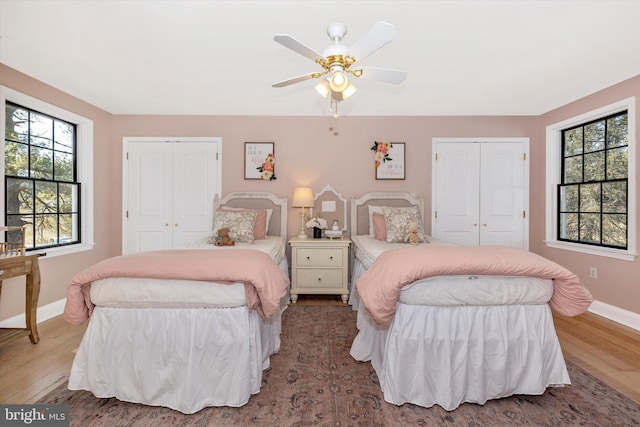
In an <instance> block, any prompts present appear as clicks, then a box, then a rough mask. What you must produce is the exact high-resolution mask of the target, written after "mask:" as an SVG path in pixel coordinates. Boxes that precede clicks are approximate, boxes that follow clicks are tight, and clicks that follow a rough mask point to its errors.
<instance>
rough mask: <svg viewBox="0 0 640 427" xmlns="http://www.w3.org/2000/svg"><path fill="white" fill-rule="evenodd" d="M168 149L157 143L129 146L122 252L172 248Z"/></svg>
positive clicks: (171, 162) (170, 174) (170, 170)
mask: <svg viewBox="0 0 640 427" xmlns="http://www.w3.org/2000/svg"><path fill="white" fill-rule="evenodd" d="M172 151H173V149H172V147H171V144H166V143H159V142H140V143H134V144H130V145H129V159H128V161H127V164H126V165H125V166H126V167H127V168H128V172H129V173H128V181H129V182H128V183H127V187H128V192H127V193H128V200H127V203H126V205H125V206H127V218H126V221H127V226H128V232H127V234H126V236H125V238H126V252H125V253H132V252H141V251H150V250H156V249H169V248H171V247H172V239H173V238H172V234H173V230H172V227H171V222H172V218H173V213H172V210H173V189H172V186H173V184H172V183H173V160H172Z"/></svg>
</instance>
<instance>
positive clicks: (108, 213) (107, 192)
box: [0, 64, 120, 319]
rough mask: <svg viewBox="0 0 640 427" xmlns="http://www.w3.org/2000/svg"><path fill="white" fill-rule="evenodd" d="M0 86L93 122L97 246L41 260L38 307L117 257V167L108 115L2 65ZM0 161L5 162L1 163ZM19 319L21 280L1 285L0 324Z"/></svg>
mask: <svg viewBox="0 0 640 427" xmlns="http://www.w3.org/2000/svg"><path fill="white" fill-rule="evenodd" d="M0 85H3V86H6V87H9V88H11V89H14V90H16V91H19V92H22V93H24V94H26V95H29V96H32V97H34V98H38V99H40V100H42V101H45V102H47V103H49V104H53V105H56V106H58V107H61V108H64V109H65V110H68V111H71V112H73V113H75V114H78V115H80V116H83V117H86V118H88V119H91V120H93V131H94V140H93V144H94V146H93V152H94V156H95V159H98V160H95V161H94V164H93V170H94V188H95V208H94V209H95V212H94V222H95V232H94V238H95V243H96V245H95V248H94V249H93V250H92V251H87V252H81V253H78V254H69V255H63V256H58V257H49V258H48V257H44V258H41V259H40V271H41V275H42V281H41V290H40V299H39V306H42V305H45V304H49V303H51V302H54V301H57V300H60V299H63V298H65V295H66V286H67V283H69V281H70V279H71V277H72V276H73V275H74V274H75V273H77V272H78V271H80V270H81V269H83V268H85V267H88V266H89V265H91V264H93V263H95V262H97V261H100V260H102V259H104V258H107V257H110V256H114V255H117V254H118V253H119V251H120V246H118V243H119V242H117V241H115V240H114V239H113V238H112V236H113V234H115V233H114V232H113V230H115V229H116V227H119V226H120V225H119V223H116V219H118V215H119V212H118V211H117V210H116V207H115V206H113V203H112V201H113V200H116V199H118V198H119V197H120V191H119V190H118V189H117V188H115V187H114V186H113V184H112V182H111V178H112V174H111V173H110V170H111V169H112V168H113V165H114V164H115V163H117V164H118V167H119V163H120V158H119V157H118V156H117V153H114V151H113V150H112V148H111V147H112V145H113V144H112V141H113V134H112V126H113V115H111V114H109V113H107V112H105V111H103V110H100V109H98V108H96V107H94V106H92V105H89V104H87V103H86V102H83V101H81V100H79V99H77V98H74V97H72V96H69V95H67V94H65V93H63V92H61V91H59V90H57V89H55V88H53V87H51V86H48V85H45V84H43V83H41V82H39V81H37V80H34V79H32V78H30V77H27V76H25V75H24V74H22V73H19V72H17V71H15V70H13V69H11V68H9V67H6V66H4V65H3V64H0ZM3 108H4V106H3ZM2 161H3V162H4V157H3V159H2ZM3 185H4V184H3ZM116 190H118V191H116ZM20 313H24V279H22V278H16V279H10V280H6V281H4V283H3V286H2V299H1V300H0V319H6V318H9V317H12V316H15V315H17V314H20Z"/></svg>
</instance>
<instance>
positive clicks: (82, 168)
mask: <svg viewBox="0 0 640 427" xmlns="http://www.w3.org/2000/svg"><path fill="white" fill-rule="evenodd" d="M0 101H2V108H3V109H5V108H6V103H7V101H9V102H12V103H14V104H18V105H21V106H23V107H25V108H29V109H32V110H35V111H37V112H39V113H43V114H46V115H49V116H52V117H55V118H58V119H60V120H64V121H67V122H69V123H72V124H74V125H76V144H77V152H76V167H77V169H76V182H79V183H80V184H81V185H80V198H79V199H80V224H79V225H78V227H79V232H80V234H79V238H80V242H79V243H73V244H67V245H63V246H53V247H47V248H41V249H33V250H31V251H29V252H30V253H35V254H37V253H46V254H47V257H52V256H59V255H66V254H70V253H76V252H82V251H88V250H91V249H93V247H94V246H95V243H94V227H93V167H92V166H93V120H90V119H88V118H86V117H83V116H80V115H78V114H75V113H72V112H70V111H67V110H64V109H62V108H60V107H56V106H54V105H52V104H49V103H47V102H44V101H42V100H39V99H37V98H33V97H31V96H29V95H26V94H23V93H21V92H18V91H15V90H13V89H10V88H7V87H4V86H0ZM5 125H6V124H5V114H2V118H1V119H0V126H2V129H3V134H4V131H5ZM0 145H1V147H0V148H2V151H3V153H4V137H3V138H2V142H0ZM0 173H1V174H2V177H3V180H4V174H5V169H4V161H2V162H0ZM0 187H1V189H0V198H1V200H2V201H1V202H0V203H1V204H2V208H3V212H5V210H6V206H5V186H4V183H3V185H2V186H0ZM4 222H5V215H4V213H3V215H2V218H1V219H0V224H1V225H5V224H4Z"/></svg>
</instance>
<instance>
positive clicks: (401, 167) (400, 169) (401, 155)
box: [374, 142, 406, 180]
mask: <svg viewBox="0 0 640 427" xmlns="http://www.w3.org/2000/svg"><path fill="white" fill-rule="evenodd" d="M376 144H378V143H376ZM405 157H406V152H405V143H404V142H392V143H391V147H390V148H389V151H388V152H387V153H386V155H385V156H384V159H383V160H382V161H381V162H380V164H379V165H374V167H375V174H376V179H377V180H384V179H400V180H402V179H405V177H406V174H405Z"/></svg>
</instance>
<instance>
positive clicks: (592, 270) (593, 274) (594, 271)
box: [589, 267, 598, 279]
mask: <svg viewBox="0 0 640 427" xmlns="http://www.w3.org/2000/svg"><path fill="white" fill-rule="evenodd" d="M589 277H591V278H592V279H597V278H598V269H597V268H595V267H591V268H589Z"/></svg>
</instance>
